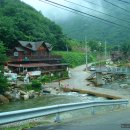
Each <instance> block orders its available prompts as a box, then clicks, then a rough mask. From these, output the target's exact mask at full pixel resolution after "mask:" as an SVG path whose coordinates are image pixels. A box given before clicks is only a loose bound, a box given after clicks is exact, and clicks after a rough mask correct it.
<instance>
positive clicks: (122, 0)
mask: <svg viewBox="0 0 130 130" xmlns="http://www.w3.org/2000/svg"><path fill="white" fill-rule="evenodd" d="M118 1H121V2H123V3H126V4H130V2H128V1H124V0H118Z"/></svg>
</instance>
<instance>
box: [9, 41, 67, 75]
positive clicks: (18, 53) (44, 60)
mask: <svg viewBox="0 0 130 130" xmlns="http://www.w3.org/2000/svg"><path fill="white" fill-rule="evenodd" d="M51 51H52V46H51V44H49V43H46V42H43V41H39V42H29V41H18V44H17V46H16V47H15V48H14V49H12V50H11V52H10V53H9V54H10V60H9V62H8V68H9V69H11V70H12V71H13V72H17V73H20V72H23V71H25V70H26V71H36V70H41V72H42V73H47V72H55V71H64V70H66V69H67V66H68V65H67V64H65V63H61V60H62V57H61V56H57V55H51Z"/></svg>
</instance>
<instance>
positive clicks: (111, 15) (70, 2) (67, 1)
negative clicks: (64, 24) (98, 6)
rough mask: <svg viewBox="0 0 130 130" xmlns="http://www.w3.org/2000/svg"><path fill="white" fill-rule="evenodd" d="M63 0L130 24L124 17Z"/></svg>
mask: <svg viewBox="0 0 130 130" xmlns="http://www.w3.org/2000/svg"><path fill="white" fill-rule="evenodd" d="M64 1H66V2H68V3H71V4H75V5H77V6H80V7H83V8H86V9H89V10H92V11H95V12H98V13H101V14H104V15H106V16H109V17H111V18H115V19H117V20H121V21H124V22H127V23H129V24H130V22H129V21H127V20H124V19H120V18H117V17H114V16H112V15H110V14H107V13H104V12H101V11H98V10H95V9H92V8H89V7H86V6H84V5H80V4H77V3H75V2H72V1H68V0H64Z"/></svg>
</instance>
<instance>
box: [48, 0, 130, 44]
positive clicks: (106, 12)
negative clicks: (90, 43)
mask: <svg viewBox="0 0 130 130" xmlns="http://www.w3.org/2000/svg"><path fill="white" fill-rule="evenodd" d="M65 1H66V0H65ZM68 1H69V2H74V3H76V4H78V5H76V4H74V3H70V4H66V3H69V2H68ZM68 1H67V2H66V3H61V4H62V5H65V6H67V7H71V8H73V9H76V10H78V11H82V12H84V13H87V14H90V15H93V16H94V17H95V16H96V17H98V18H101V19H104V20H107V21H108V22H105V21H103V20H100V19H97V18H93V17H90V16H88V15H86V14H84V16H83V14H82V13H77V12H76V11H73V12H75V13H72V12H69V11H66V10H64V9H60V10H61V12H62V11H63V12H64V13H65V18H66V19H64V18H63V17H64V16H62V17H61V19H60V18H59V17H58V16H55V19H53V18H52V19H53V20H55V21H56V23H58V24H59V25H60V26H61V27H62V28H63V31H64V33H65V34H67V35H68V36H69V37H71V38H74V39H78V40H82V41H84V39H85V37H86V38H87V40H99V41H107V42H109V43H115V44H116V43H124V42H128V41H130V4H128V3H127V2H129V0H125V1H126V3H125V2H122V1H120V0H106V1H108V2H106V1H105V0H96V1H95V0H81V1H79V0H68ZM89 2H92V3H93V4H92V3H89ZM109 2H110V3H109ZM79 5H80V6H79ZM88 8H89V9H88ZM90 9H91V10H90ZM57 10H59V8H57ZM94 10H95V11H94ZM71 11H72V10H71ZM101 12H102V13H101ZM66 15H68V16H66ZM50 17H51V16H50ZM57 17H58V18H57Z"/></svg>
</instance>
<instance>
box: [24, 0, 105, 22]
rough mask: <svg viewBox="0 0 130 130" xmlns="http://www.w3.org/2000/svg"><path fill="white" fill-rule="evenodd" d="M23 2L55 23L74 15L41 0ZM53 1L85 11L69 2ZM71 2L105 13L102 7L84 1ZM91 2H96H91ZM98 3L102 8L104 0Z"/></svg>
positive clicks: (73, 0) (75, 0)
mask: <svg viewBox="0 0 130 130" xmlns="http://www.w3.org/2000/svg"><path fill="white" fill-rule="evenodd" d="M21 1H23V2H25V3H27V4H29V5H31V6H33V7H34V8H35V9H37V10H38V11H41V12H42V13H43V15H44V16H46V17H48V18H50V19H53V20H55V21H56V20H65V19H67V18H68V17H70V16H72V15H73V13H71V12H68V11H65V10H63V9H59V8H57V7H54V6H52V5H49V4H46V3H44V2H41V1H40V0H21ZM43 1H44V0H43ZM51 1H54V2H56V3H60V4H62V5H66V6H69V7H72V8H75V9H79V10H82V11H83V8H81V7H79V6H76V5H74V4H71V3H68V2H66V1H64V0H51ZM69 1H72V2H75V3H77V4H80V5H85V6H87V7H90V8H94V9H95V8H96V9H98V10H100V11H103V8H102V7H99V6H94V5H92V4H90V3H86V2H84V0H69ZM90 1H94V2H95V0H90ZM96 2H97V3H98V4H99V5H100V6H102V0H97V1H96ZM85 10H86V9H85ZM88 11H89V10H88ZM88 11H87V12H88ZM89 13H94V12H92V11H91V12H89Z"/></svg>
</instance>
